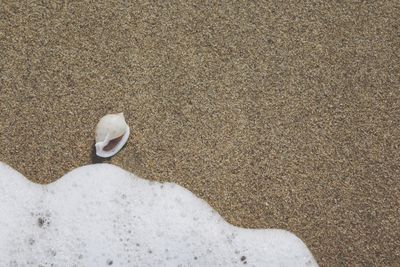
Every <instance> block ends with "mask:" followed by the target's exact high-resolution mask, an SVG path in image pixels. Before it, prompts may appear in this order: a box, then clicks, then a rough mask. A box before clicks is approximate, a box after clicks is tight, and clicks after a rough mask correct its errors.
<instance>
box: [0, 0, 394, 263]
mask: <svg viewBox="0 0 400 267" xmlns="http://www.w3.org/2000/svg"><path fill="white" fill-rule="evenodd" d="M167 2H168V3H167ZM167 2H165V3H162V2H160V3H157V4H156V3H151V2H147V1H139V2H135V4H131V3H130V2H129V1H106V4H105V3H100V1H93V2H91V1H86V2H78V1H71V2H69V1H66V0H65V1H58V2H57V1H51V3H50V2H46V1H45V2H40V3H39V2H37V3H25V2H24V3H17V1H3V2H2V4H1V5H0V133H1V134H0V146H1V148H2V149H1V150H0V161H4V162H5V163H7V164H10V165H11V166H12V167H14V168H15V169H17V170H18V171H20V172H21V173H23V174H24V175H26V176H27V177H29V178H30V179H31V180H32V181H35V182H39V183H49V182H52V181H54V180H56V179H58V178H59V177H61V176H62V175H63V174H65V173H66V172H68V171H70V170H72V169H73V168H76V167H79V166H82V165H86V164H91V163H97V162H108V163H112V164H115V165H117V166H120V167H122V168H124V169H126V170H129V171H132V172H134V173H135V174H137V175H139V176H141V177H144V178H147V179H152V180H158V181H169V182H175V183H178V184H180V185H182V186H184V187H186V188H187V189H189V190H190V191H192V192H193V193H195V194H196V195H197V196H199V197H201V198H203V199H204V200H206V201H207V202H208V203H210V205H212V206H213V207H214V208H215V209H216V210H217V211H218V212H219V213H220V214H221V215H222V216H223V217H224V218H225V219H226V220H227V221H228V222H230V223H232V224H234V225H237V226H242V227H251V228H282V229H286V230H289V231H292V232H293V233H295V234H296V235H297V236H299V237H300V238H301V239H302V240H303V241H304V242H305V243H306V244H307V246H308V247H309V248H310V249H311V251H312V253H313V254H314V256H315V257H316V259H317V261H318V262H319V263H320V264H321V266H341V265H351V266H354V265H363V266H373V265H378V266H390V265H395V264H396V263H397V264H398V263H399V262H400V220H399V207H400V197H399V196H400V181H399V177H400V165H399V162H400V89H399V88H400V78H399V73H400V63H399V56H400V50H399V47H400V35H399V31H400V20H399V19H398V18H399V16H400V5H399V3H398V1H375V2H362V1H351V3H349V2H346V1H337V2H332V1H312V2H311V1H300V2H294V1H284V3H281V1H275V2H272V3H271V2H269V3H264V2H262V1H253V2H246V3H245V2H235V3H231V4H222V3H221V2H219V1H216V2H215V3H213V2H208V3H204V2H200V1H199V2H195V1H189V2H187V1H182V2H175V1H167ZM278 2H279V3H278ZM116 112H124V114H125V117H126V120H127V122H128V124H129V125H130V127H131V131H132V134H131V137H130V139H129V141H128V143H127V145H126V147H125V148H124V149H123V150H121V151H120V153H118V154H117V155H116V156H115V157H113V158H112V159H111V160H101V159H99V158H96V157H95V156H94V152H93V144H94V143H93V142H94V128H95V125H96V124H97V122H98V120H99V119H100V117H102V116H103V115H105V114H107V113H116Z"/></svg>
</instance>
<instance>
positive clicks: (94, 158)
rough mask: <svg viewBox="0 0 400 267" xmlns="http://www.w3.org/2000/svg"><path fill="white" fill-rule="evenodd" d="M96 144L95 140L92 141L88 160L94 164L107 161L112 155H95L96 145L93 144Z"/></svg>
mask: <svg viewBox="0 0 400 267" xmlns="http://www.w3.org/2000/svg"><path fill="white" fill-rule="evenodd" d="M95 144H96V142H95V141H93V143H92V150H91V153H90V160H91V162H92V164H96V163H104V162H107V161H110V160H111V158H112V157H109V158H102V157H99V156H97V155H96V147H95V146H94V145H95Z"/></svg>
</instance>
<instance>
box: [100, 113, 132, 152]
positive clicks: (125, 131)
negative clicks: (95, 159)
mask: <svg viewBox="0 0 400 267" xmlns="http://www.w3.org/2000/svg"><path fill="white" fill-rule="evenodd" d="M129 132H130V130H129V126H128V124H126V121H125V118H124V114H123V113H118V114H107V115H105V116H104V117H102V118H101V119H100V121H99V123H98V124H97V127H96V145H95V146H96V155H97V156H99V157H102V158H109V157H112V156H114V155H115V154H117V153H118V151H120V150H121V148H122V147H123V146H124V145H125V143H126V141H127V140H128V137H129Z"/></svg>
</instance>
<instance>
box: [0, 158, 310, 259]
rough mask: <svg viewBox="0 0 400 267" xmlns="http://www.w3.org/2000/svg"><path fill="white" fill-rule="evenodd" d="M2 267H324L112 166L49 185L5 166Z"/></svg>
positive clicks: (286, 241) (171, 187)
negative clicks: (29, 178)
mask: <svg viewBox="0 0 400 267" xmlns="http://www.w3.org/2000/svg"><path fill="white" fill-rule="evenodd" d="M0 266H317V263H316V261H315V260H314V258H313V256H312V254H311V253H310V251H309V250H308V249H307V247H306V246H305V245H304V243H303V242H302V241H301V240H300V239H299V238H297V237H296V236H295V235H294V234H292V233H290V232H287V231H284V230H270V229H268V230H266V229H265V230H261V229H244V228H239V227H235V226H233V225H231V224H229V223H227V222H226V221H224V219H223V218H222V217H221V216H220V215H219V214H218V213H216V212H215V211H214V210H213V209H212V208H211V207H210V206H209V205H208V204H207V203H206V202H205V201H203V200H201V199H199V198H197V197H196V196H194V195H193V194H192V193H191V192H190V191H188V190H186V189H184V188H183V187H181V186H178V185H176V184H173V183H158V182H151V181H147V180H144V179H141V178H139V177H137V176H135V175H133V174H131V173H129V172H127V171H124V170H122V169H120V168H118V167H116V166H113V165H109V164H96V165H89V166H84V167H80V168H77V169H75V170H73V171H72V172H70V173H68V174H66V175H64V177H62V178H61V179H59V180H57V181H56V182H54V183H51V184H48V185H39V184H35V183H32V182H30V181H29V180H28V179H26V178H25V177H24V176H23V175H21V174H20V173H18V172H17V171H15V170H14V169H12V168H11V167H9V166H7V165H6V164H3V163H1V162H0Z"/></svg>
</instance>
